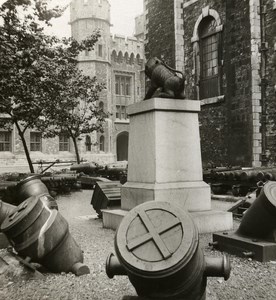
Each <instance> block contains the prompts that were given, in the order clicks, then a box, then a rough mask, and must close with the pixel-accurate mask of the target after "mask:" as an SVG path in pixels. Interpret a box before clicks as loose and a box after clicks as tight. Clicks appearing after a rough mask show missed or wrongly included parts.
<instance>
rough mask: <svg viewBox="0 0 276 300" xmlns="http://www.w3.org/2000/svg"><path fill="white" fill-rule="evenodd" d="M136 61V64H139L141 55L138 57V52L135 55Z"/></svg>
mask: <svg viewBox="0 0 276 300" xmlns="http://www.w3.org/2000/svg"><path fill="white" fill-rule="evenodd" d="M136 62H137V64H138V65H140V64H141V57H140V54H137V55H136Z"/></svg>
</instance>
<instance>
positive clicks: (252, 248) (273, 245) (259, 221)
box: [211, 181, 276, 262]
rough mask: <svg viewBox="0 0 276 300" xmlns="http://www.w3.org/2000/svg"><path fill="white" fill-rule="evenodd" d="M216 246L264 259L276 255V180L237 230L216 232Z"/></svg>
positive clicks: (249, 211) (272, 258)
mask: <svg viewBox="0 0 276 300" xmlns="http://www.w3.org/2000/svg"><path fill="white" fill-rule="evenodd" d="M211 245H213V246H214V247H215V248H216V249H218V250H221V251H226V252H229V253H232V254H235V255H238V256H242V257H251V258H253V259H256V260H258V261H261V262H265V261H269V260H275V259H276V182H275V181H268V182H266V183H265V184H264V186H263V187H262V189H261V191H260V193H259V195H258V196H257V198H256V200H255V201H254V202H253V204H252V205H251V206H250V207H249V208H248V209H247V211H246V212H245V214H244V215H243V218H242V221H241V224H240V226H239V228H238V230H237V231H235V232H224V233H216V234H213V242H212V243H211Z"/></svg>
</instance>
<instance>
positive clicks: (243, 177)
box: [209, 168, 276, 182]
mask: <svg viewBox="0 0 276 300" xmlns="http://www.w3.org/2000/svg"><path fill="white" fill-rule="evenodd" d="M209 178H210V179H215V180H218V181H219V180H229V181H245V182H249V181H251V182H258V181H269V180H276V168H254V169H243V170H242V169H240V170H226V171H217V172H211V173H210V174H209Z"/></svg>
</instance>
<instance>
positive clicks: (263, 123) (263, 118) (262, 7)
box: [259, 0, 268, 166]
mask: <svg viewBox="0 0 276 300" xmlns="http://www.w3.org/2000/svg"><path fill="white" fill-rule="evenodd" d="M264 3H265V1H264V0H260V22H261V46H260V50H259V51H260V53H261V70H260V76H261V83H260V86H261V106H262V115H261V134H262V158H261V161H262V165H263V166H264V165H266V164H267V155H266V150H267V138H266V132H267V99H266V90H267V85H268V80H267V51H268V43H267V42H266V27H265V26H266V14H267V12H266V5H265V4H264Z"/></svg>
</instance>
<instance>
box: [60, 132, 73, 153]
mask: <svg viewBox="0 0 276 300" xmlns="http://www.w3.org/2000/svg"><path fill="white" fill-rule="evenodd" d="M69 150H70V140H69V137H68V136H67V135H66V134H65V133H61V134H60V136H59V151H69Z"/></svg>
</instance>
